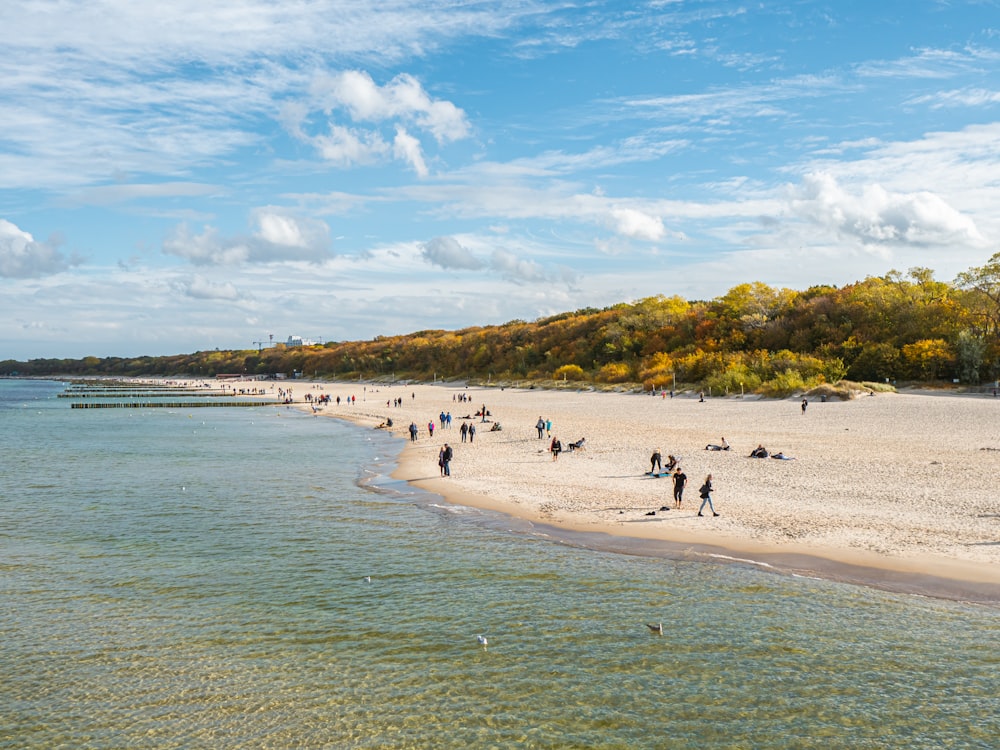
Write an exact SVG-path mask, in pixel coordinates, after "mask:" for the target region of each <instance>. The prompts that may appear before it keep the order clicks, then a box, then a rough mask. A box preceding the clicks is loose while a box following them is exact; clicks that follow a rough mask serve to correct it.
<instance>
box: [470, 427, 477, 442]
mask: <svg viewBox="0 0 1000 750" xmlns="http://www.w3.org/2000/svg"><path fill="white" fill-rule="evenodd" d="M475 439H476V425H475V423H473V424H470V425H469V442H470V443H471V442H472V441H473V440H475Z"/></svg>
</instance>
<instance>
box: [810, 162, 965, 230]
mask: <svg viewBox="0 0 1000 750" xmlns="http://www.w3.org/2000/svg"><path fill="white" fill-rule="evenodd" d="M794 192H795V195H794V197H793V199H792V201H791V208H792V211H793V212H794V213H795V214H796V215H798V216H800V217H802V218H805V219H807V220H809V221H811V222H813V223H815V224H818V225H820V226H823V227H825V228H827V229H828V230H829V231H831V232H833V233H834V234H836V235H839V236H841V237H852V238H854V239H856V240H859V241H861V242H864V243H879V244H901V243H908V244H937V243H949V242H954V241H961V242H971V243H980V242H982V239H983V238H982V236H981V235H980V233H979V231H978V229H977V228H976V225H975V223H974V222H973V221H972V219H970V218H969V217H968V216H964V215H963V214H961V213H960V212H959V211H957V210H956V209H954V208H953V207H952V206H950V205H949V204H948V203H947V202H946V201H945V200H944V199H942V198H941V197H940V196H938V195H935V194H934V193H931V192H928V191H918V192H913V193H899V192H890V191H888V190H886V189H885V188H883V187H882V186H881V185H878V184H869V185H865V186H863V187H862V188H861V189H860V191H859V192H855V193H851V192H849V191H847V190H845V189H844V188H843V187H841V186H840V184H839V183H838V182H837V180H836V178H834V177H833V176H832V175H830V174H827V173H822V172H820V173H813V174H809V175H807V176H806V177H805V178H804V180H803V182H802V185H801V187H800V188H798V189H797V190H796V191H794Z"/></svg>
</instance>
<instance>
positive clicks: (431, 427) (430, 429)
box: [427, 419, 434, 437]
mask: <svg viewBox="0 0 1000 750" xmlns="http://www.w3.org/2000/svg"><path fill="white" fill-rule="evenodd" d="M427 432H429V433H430V435H431V437H434V420H433V419H432V420H431V421H430V422H428V423H427Z"/></svg>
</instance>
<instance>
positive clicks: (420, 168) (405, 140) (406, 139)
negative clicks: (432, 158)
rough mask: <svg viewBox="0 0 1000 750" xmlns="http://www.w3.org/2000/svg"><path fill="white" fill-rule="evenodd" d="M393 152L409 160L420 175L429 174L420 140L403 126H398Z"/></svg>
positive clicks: (406, 160) (404, 159) (399, 157)
mask: <svg viewBox="0 0 1000 750" xmlns="http://www.w3.org/2000/svg"><path fill="white" fill-rule="evenodd" d="M393 153H394V154H395V155H396V158H397V159H402V160H403V161H405V162H407V163H408V164H409V165H410V166H411V167H413V171H415V172H416V173H417V175H418V176H420V177H426V176H427V165H426V164H425V163H424V155H423V153H422V152H421V150H420V141H418V140H417V139H416V138H414V137H413V136H412V135H410V134H409V133H407V132H406V130H404V129H403V128H401V127H398V126H397V127H396V140H395V141H394V142H393Z"/></svg>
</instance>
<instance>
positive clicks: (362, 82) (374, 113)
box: [313, 70, 469, 143]
mask: <svg viewBox="0 0 1000 750" xmlns="http://www.w3.org/2000/svg"><path fill="white" fill-rule="evenodd" d="M313 89H314V91H315V92H316V93H317V94H318V96H319V100H320V102H321V104H322V106H323V108H324V110H326V111H327V112H328V113H329V112H330V111H331V110H334V109H338V108H339V109H344V110H346V112H347V113H348V114H349V116H350V118H351V119H352V120H353V121H355V122H372V123H382V122H386V121H394V120H402V121H404V122H413V123H416V124H417V125H418V126H419V127H420V128H421V129H423V130H427V131H430V133H431V134H432V135H433V136H434V138H435V139H437V141H438V142H439V143H443V142H445V141H454V140H459V139H461V138H465V137H467V136H468V135H469V123H468V120H467V119H466V116H465V112H463V111H462V110H461V109H460V108H458V107H456V106H455V105H454V104H452V103H451V102H448V101H444V100H435V99H432V98H431V97H430V96H429V95H428V94H427V92H426V91H424V88H423V86H422V85H421V84H420V82H419V81H418V80H417V79H416V78H414V77H413V76H411V75H409V74H406V73H403V74H400V75H398V76H396V77H395V78H393V79H392V80H391V81H389V83H387V84H386V85H385V86H379V85H378V84H376V83H375V81H374V80H372V77H371V76H370V75H369V74H368V73H366V72H364V71H360V70H346V71H343V72H341V73H337V74H334V75H331V76H323V77H321V78H319V79H317V81H316V82H315V83H314V85H313Z"/></svg>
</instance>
